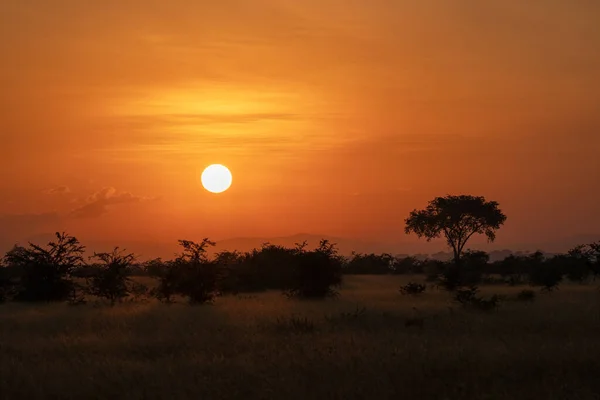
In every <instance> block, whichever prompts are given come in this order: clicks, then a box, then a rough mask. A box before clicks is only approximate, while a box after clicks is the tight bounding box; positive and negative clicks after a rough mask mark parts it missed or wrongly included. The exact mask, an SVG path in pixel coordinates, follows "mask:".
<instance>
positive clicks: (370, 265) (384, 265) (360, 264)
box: [344, 252, 394, 275]
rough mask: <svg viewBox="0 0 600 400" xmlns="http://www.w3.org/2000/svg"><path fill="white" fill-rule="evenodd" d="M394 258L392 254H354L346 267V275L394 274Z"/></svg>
mask: <svg viewBox="0 0 600 400" xmlns="http://www.w3.org/2000/svg"><path fill="white" fill-rule="evenodd" d="M393 268H394V257H392V255H391V254H386V253H384V254H380V255H377V254H374V253H371V254H361V253H354V252H353V253H352V256H351V257H350V259H349V260H348V262H347V263H346V264H345V265H344V273H346V274H356V275H360V274H369V275H381V274H390V273H392V272H394V269H393Z"/></svg>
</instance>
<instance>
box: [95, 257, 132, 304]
mask: <svg viewBox="0 0 600 400" xmlns="http://www.w3.org/2000/svg"><path fill="white" fill-rule="evenodd" d="M90 258H91V259H98V260H99V261H101V263H102V264H101V265H100V268H99V269H98V271H97V272H96V274H95V275H94V276H92V277H91V279H89V280H88V291H89V293H90V294H91V295H94V296H97V297H101V298H105V299H107V300H109V301H110V304H111V305H114V304H115V303H116V302H117V301H119V302H120V301H122V300H123V299H124V298H125V297H127V296H129V294H130V293H131V291H132V285H133V282H132V281H131V280H130V278H129V274H130V271H129V268H130V267H131V265H132V264H133V262H134V261H135V256H134V255H133V254H125V253H124V250H123V251H119V248H118V247H115V249H114V250H113V251H112V252H110V253H94V255H93V256H91V257H90Z"/></svg>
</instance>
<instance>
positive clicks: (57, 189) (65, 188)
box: [42, 186, 71, 194]
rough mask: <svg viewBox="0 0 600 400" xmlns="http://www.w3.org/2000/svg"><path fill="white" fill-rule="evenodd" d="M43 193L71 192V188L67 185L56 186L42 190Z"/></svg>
mask: <svg viewBox="0 0 600 400" xmlns="http://www.w3.org/2000/svg"><path fill="white" fill-rule="evenodd" d="M42 193H44V194H68V193H71V189H70V188H69V187H68V186H58V187H54V188H50V189H45V190H43V191H42Z"/></svg>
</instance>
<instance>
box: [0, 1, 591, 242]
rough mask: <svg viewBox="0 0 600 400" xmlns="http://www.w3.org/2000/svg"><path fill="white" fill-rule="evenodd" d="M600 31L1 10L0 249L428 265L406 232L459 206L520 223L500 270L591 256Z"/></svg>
mask: <svg viewBox="0 0 600 400" xmlns="http://www.w3.org/2000/svg"><path fill="white" fill-rule="evenodd" d="M599 20H600V2H594V1H586V0H581V1H573V2H566V1H559V0H549V1H545V2H543V3H523V2H520V1H517V0H508V1H507V0H503V1H500V0H494V1H486V2H481V1H475V0H466V1H462V2H456V1H450V0H438V1H432V0H431V1H420V2H414V1H409V0H397V1H389V0H374V1H371V2H349V1H341V0H320V1H316V0H306V1H302V2H300V1H296V0H257V1H252V2H249V1H242V0H223V1H219V2H214V1H197V0H178V1H173V2H168V3H165V2H154V1H141V0H128V1H120V2H114V1H107V2H85V3H84V2H80V1H75V0H60V1H53V2H47V1H42V0H31V1H21V0H7V1H3V2H2V4H1V5H0V33H2V35H1V37H0V52H1V54H2V55H3V59H4V60H6V62H4V63H2V64H1V65H0V79H1V82H2V86H3V90H2V93H1V94H0V106H1V107H0V135H1V145H0V166H1V167H2V168H0V243H14V242H15V241H17V240H23V239H24V238H28V237H35V235H39V234H47V233H52V232H55V231H67V232H69V233H70V234H72V235H74V236H77V237H78V238H81V240H82V242H84V244H85V242H86V241H92V242H93V241H104V242H106V241H109V242H111V243H114V244H115V245H121V244H122V243H127V242H132V241H140V242H151V243H175V241H176V240H177V239H182V238H195V239H197V238H203V237H210V238H214V239H215V240H222V239H224V238H239V237H259V238H263V237H266V238H269V237H284V236H289V235H294V234H297V233H298V232H314V233H315V234H317V235H331V236H336V237H348V238H353V239H355V240H360V241H366V242H374V243H386V244H394V243H397V244H398V246H401V245H403V243H408V244H409V245H411V246H412V245H414V246H418V248H421V246H429V247H428V248H431V249H434V248H435V246H436V244H427V243H425V242H424V241H419V240H418V239H417V238H415V237H409V236H406V235H404V232H403V221H404V219H405V218H406V217H407V216H408V213H409V212H410V211H412V210H413V209H416V208H423V207H425V206H426V205H427V202H428V201H429V200H431V199H432V198H433V197H435V196H444V195H446V194H463V193H464V194H472V195H476V196H485V197H486V199H488V200H495V201H498V202H499V204H500V208H501V209H502V211H503V212H504V213H505V214H506V215H507V216H508V220H507V222H506V224H505V225H504V226H503V227H502V229H500V230H499V232H498V236H497V241H496V243H495V244H494V248H498V249H503V248H507V247H510V246H514V245H518V244H524V245H526V244H528V243H542V244H543V243H555V242H556V243H558V242H560V241H561V240H563V239H564V238H570V237H575V236H577V235H591V236H593V235H597V234H599V233H600V228H599V227H600V211H599V210H598V206H597V205H598V204H599V203H600V190H599V189H598V186H597V185H594V184H593V182H598V181H600V159H599V158H598V155H597V152H598V150H597V149H598V148H600V112H598V105H599V104H600V73H599V72H598V71H600V52H599V51H598V49H599V48H600V24H598V21H599ZM212 163H222V164H224V165H226V166H228V167H229V168H230V170H231V172H232V174H233V185H232V186H231V188H230V189H229V190H228V191H226V192H224V193H222V194H218V195H215V194H212V193H208V192H207V191H206V190H204V189H203V188H202V186H201V184H200V173H201V171H202V170H203V169H204V168H205V167H206V166H207V165H209V164H212ZM474 243H477V242H476V241H475V242H474Z"/></svg>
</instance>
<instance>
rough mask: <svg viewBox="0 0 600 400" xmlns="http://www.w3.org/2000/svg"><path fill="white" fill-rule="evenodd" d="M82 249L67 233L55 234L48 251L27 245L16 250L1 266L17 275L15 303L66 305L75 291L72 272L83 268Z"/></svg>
mask: <svg viewBox="0 0 600 400" xmlns="http://www.w3.org/2000/svg"><path fill="white" fill-rule="evenodd" d="M84 250H85V247H84V246H81V245H80V243H79V241H78V240H77V239H76V238H75V237H72V236H69V235H67V234H66V233H58V232H57V233H56V241H52V242H50V243H48V246H47V248H43V247H41V246H38V245H35V244H33V243H29V246H28V247H23V246H15V247H14V248H13V249H12V250H10V251H9V252H8V253H6V256H5V257H4V262H5V263H6V264H7V266H8V267H9V268H12V269H13V271H16V274H17V275H18V286H17V289H16V294H15V300H18V301H65V300H67V299H68V298H69V296H71V294H72V292H73V291H74V290H75V288H74V284H73V281H72V279H71V275H72V272H73V270H74V269H75V268H77V267H78V266H80V265H81V264H83V252H84Z"/></svg>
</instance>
